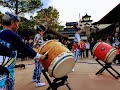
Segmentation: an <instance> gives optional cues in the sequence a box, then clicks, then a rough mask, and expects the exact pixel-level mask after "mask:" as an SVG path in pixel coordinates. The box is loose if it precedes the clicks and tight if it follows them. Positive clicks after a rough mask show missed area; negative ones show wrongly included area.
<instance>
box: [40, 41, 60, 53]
mask: <svg viewBox="0 0 120 90" xmlns="http://www.w3.org/2000/svg"><path fill="white" fill-rule="evenodd" d="M52 41H57V40H48V41H46V42H45V43H44V44H43V45H41V46H40V47H39V53H40V51H41V49H42V48H43V47H44V46H45V45H46V44H47V43H49V42H52ZM57 42H58V41H57Z"/></svg>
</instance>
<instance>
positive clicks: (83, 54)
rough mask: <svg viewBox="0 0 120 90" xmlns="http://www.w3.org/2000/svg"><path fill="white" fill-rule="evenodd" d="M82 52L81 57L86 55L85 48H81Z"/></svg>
mask: <svg viewBox="0 0 120 90" xmlns="http://www.w3.org/2000/svg"><path fill="white" fill-rule="evenodd" d="M80 52H81V57H85V53H84V52H85V50H84V49H81V50H80Z"/></svg>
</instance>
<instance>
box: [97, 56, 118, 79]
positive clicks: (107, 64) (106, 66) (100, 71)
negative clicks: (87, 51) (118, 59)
mask: <svg viewBox="0 0 120 90" xmlns="http://www.w3.org/2000/svg"><path fill="white" fill-rule="evenodd" d="M96 61H97V62H98V63H99V64H100V65H101V66H102V68H101V69H100V70H99V71H98V72H97V73H96V75H97V74H101V73H102V72H103V71H104V70H107V71H108V72H109V73H110V74H111V75H112V76H113V77H114V78H115V79H118V78H119V77H120V74H119V73H118V72H117V71H116V70H115V69H114V68H113V67H112V66H111V65H112V62H111V63H106V62H105V64H102V63H101V62H100V61H99V59H98V58H97V59H96ZM108 68H111V69H112V70H113V71H114V72H115V73H116V74H117V75H118V76H115V75H114V74H113V73H112V72H111V71H110V70H109V69H108Z"/></svg>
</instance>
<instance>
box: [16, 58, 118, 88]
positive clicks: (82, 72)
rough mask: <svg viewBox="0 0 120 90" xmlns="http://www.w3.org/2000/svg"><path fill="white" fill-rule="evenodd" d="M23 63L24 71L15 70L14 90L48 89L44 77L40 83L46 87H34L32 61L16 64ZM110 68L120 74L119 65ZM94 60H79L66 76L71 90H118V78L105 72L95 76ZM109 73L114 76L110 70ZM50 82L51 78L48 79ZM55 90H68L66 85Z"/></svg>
mask: <svg viewBox="0 0 120 90" xmlns="http://www.w3.org/2000/svg"><path fill="white" fill-rule="evenodd" d="M21 63H24V64H25V65H26V69H22V68H16V69H15V90H46V89H47V88H48V87H49V84H48V82H47V81H46V79H45V77H44V75H43V74H42V75H41V81H42V82H45V83H46V85H45V86H43V87H36V86H35V82H32V81H31V80H32V74H33V69H34V64H33V63H34V61H33V60H26V61H17V64H21ZM112 67H113V68H114V69H115V70H116V71H117V72H119V73H120V66H119V65H114V64H113V65H112ZM101 68H102V67H101V65H99V64H98V63H97V62H96V61H95V59H94V58H92V57H91V56H90V57H89V58H84V59H81V60H80V62H77V63H76V65H75V71H74V72H71V73H69V74H68V83H69V86H70V87H71V89H72V90H120V78H119V79H115V78H114V77H113V76H112V75H111V74H110V73H108V72H107V71H106V70H105V71H104V72H103V73H102V75H95V74H96V72H97V71H99V70H100V69H101ZM111 72H112V73H113V74H114V75H116V73H114V72H113V71H112V70H111ZM49 78H50V79H51V82H52V81H53V79H54V78H53V77H49ZM57 90H69V89H68V88H67V86H66V85H63V86H61V87H59V88H58V89H57Z"/></svg>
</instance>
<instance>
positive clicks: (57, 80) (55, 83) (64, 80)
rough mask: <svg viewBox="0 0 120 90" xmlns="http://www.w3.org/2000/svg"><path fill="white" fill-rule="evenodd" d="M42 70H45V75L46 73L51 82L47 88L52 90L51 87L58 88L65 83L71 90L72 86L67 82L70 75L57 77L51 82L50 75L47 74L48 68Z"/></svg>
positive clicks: (55, 89)
mask: <svg viewBox="0 0 120 90" xmlns="http://www.w3.org/2000/svg"><path fill="white" fill-rule="evenodd" d="M42 72H43V75H44V77H45V78H46V80H47V82H48V84H49V87H48V88H47V89H46V90H50V89H52V90H57V88H58V87H60V86H63V85H66V86H67V88H68V89H69V90H72V89H71V88H70V86H69V85H68V82H67V78H68V76H64V77H61V78H55V79H54V80H53V82H51V81H50V79H49V77H48V75H47V74H46V70H45V69H43V70H42Z"/></svg>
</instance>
